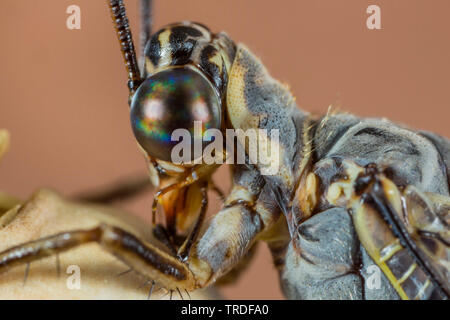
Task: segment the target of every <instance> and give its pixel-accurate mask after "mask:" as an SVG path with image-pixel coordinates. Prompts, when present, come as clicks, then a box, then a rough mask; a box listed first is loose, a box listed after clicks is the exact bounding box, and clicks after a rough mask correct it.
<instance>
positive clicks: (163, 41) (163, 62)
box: [155, 29, 172, 68]
mask: <svg viewBox="0 0 450 320" xmlns="http://www.w3.org/2000/svg"><path fill="white" fill-rule="evenodd" d="M171 34H172V30H170V29H167V30H165V31H163V32H161V33H160V34H159V36H158V41H159V46H160V48H161V54H160V60H159V62H158V66H155V67H158V68H159V67H163V66H168V65H170V63H171V62H172V48H171V46H170V40H169V39H170V35H171Z"/></svg>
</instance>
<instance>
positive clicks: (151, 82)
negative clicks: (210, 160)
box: [130, 66, 222, 162]
mask: <svg viewBox="0 0 450 320" xmlns="http://www.w3.org/2000/svg"><path fill="white" fill-rule="evenodd" d="M130 118H131V126H132V128H133V132H134V135H135V137H136V139H137V141H138V143H139V144H140V145H141V147H142V148H143V149H144V150H145V151H146V152H147V153H148V155H149V156H151V157H153V158H155V159H159V160H163V161H169V162H172V161H171V153H172V148H173V147H174V146H175V145H176V144H178V143H179V141H178V140H175V139H173V138H172V134H173V132H174V131H175V130H177V129H184V130H187V131H188V132H189V133H190V135H189V136H190V138H191V141H190V143H191V146H192V148H193V146H194V141H195V140H196V139H199V140H202V144H203V146H205V145H206V143H207V142H203V134H204V133H205V131H206V130H208V129H220V127H221V118H222V115H221V100H220V98H219V95H218V93H217V92H216V90H215V89H214V87H213V85H212V84H211V82H210V81H209V80H208V79H207V78H206V77H205V76H204V75H202V74H201V73H200V72H199V71H197V70H195V69H194V68H192V67H190V66H183V67H171V68H169V69H165V70H163V71H160V72H157V73H155V74H153V75H151V76H149V77H148V78H147V79H146V80H145V81H144V82H143V83H142V84H141V85H140V87H139V88H138V89H137V91H136V93H135V94H134V96H133V98H132V101H131V113H130ZM198 121H199V122H201V133H200V134H199V132H198V131H196V132H195V131H194V123H198ZM191 154H192V155H194V152H191ZM191 160H194V159H191Z"/></svg>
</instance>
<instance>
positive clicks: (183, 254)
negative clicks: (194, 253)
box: [178, 185, 208, 261]
mask: <svg viewBox="0 0 450 320" xmlns="http://www.w3.org/2000/svg"><path fill="white" fill-rule="evenodd" d="M206 192H207V190H206V186H205V185H203V186H202V188H201V193H202V206H201V209H200V215H199V216H198V218H197V222H196V223H195V225H194V228H193V229H192V231H191V233H190V234H189V236H188V238H187V239H186V241H185V242H184V243H183V245H182V246H181V248H180V249H179V250H178V257H180V259H181V260H182V261H186V259H187V258H188V256H189V253H190V252H191V248H192V245H193V244H194V243H195V242H196V241H197V238H198V236H199V234H200V228H201V227H202V225H203V222H204V221H205V216H206V210H207V208H208V195H207V193H206Z"/></svg>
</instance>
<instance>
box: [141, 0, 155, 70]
mask: <svg viewBox="0 0 450 320" xmlns="http://www.w3.org/2000/svg"><path fill="white" fill-rule="evenodd" d="M152 11H153V1H152V0H140V12H141V30H140V42H141V43H140V45H141V48H140V49H141V50H140V51H141V61H140V65H141V68H142V69H141V70H142V74H141V75H142V76H143V73H144V59H145V56H144V50H145V45H146V44H147V42H148V40H149V39H150V37H151V35H152V24H153V19H152Z"/></svg>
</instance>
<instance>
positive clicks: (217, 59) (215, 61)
mask: <svg viewBox="0 0 450 320" xmlns="http://www.w3.org/2000/svg"><path fill="white" fill-rule="evenodd" d="M209 62H211V63H213V64H215V65H216V66H217V67H218V68H219V72H220V73H222V69H223V60H222V56H221V55H220V54H219V52H216V53H215V54H214V55H213V56H212V57H211V58H209Z"/></svg>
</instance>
